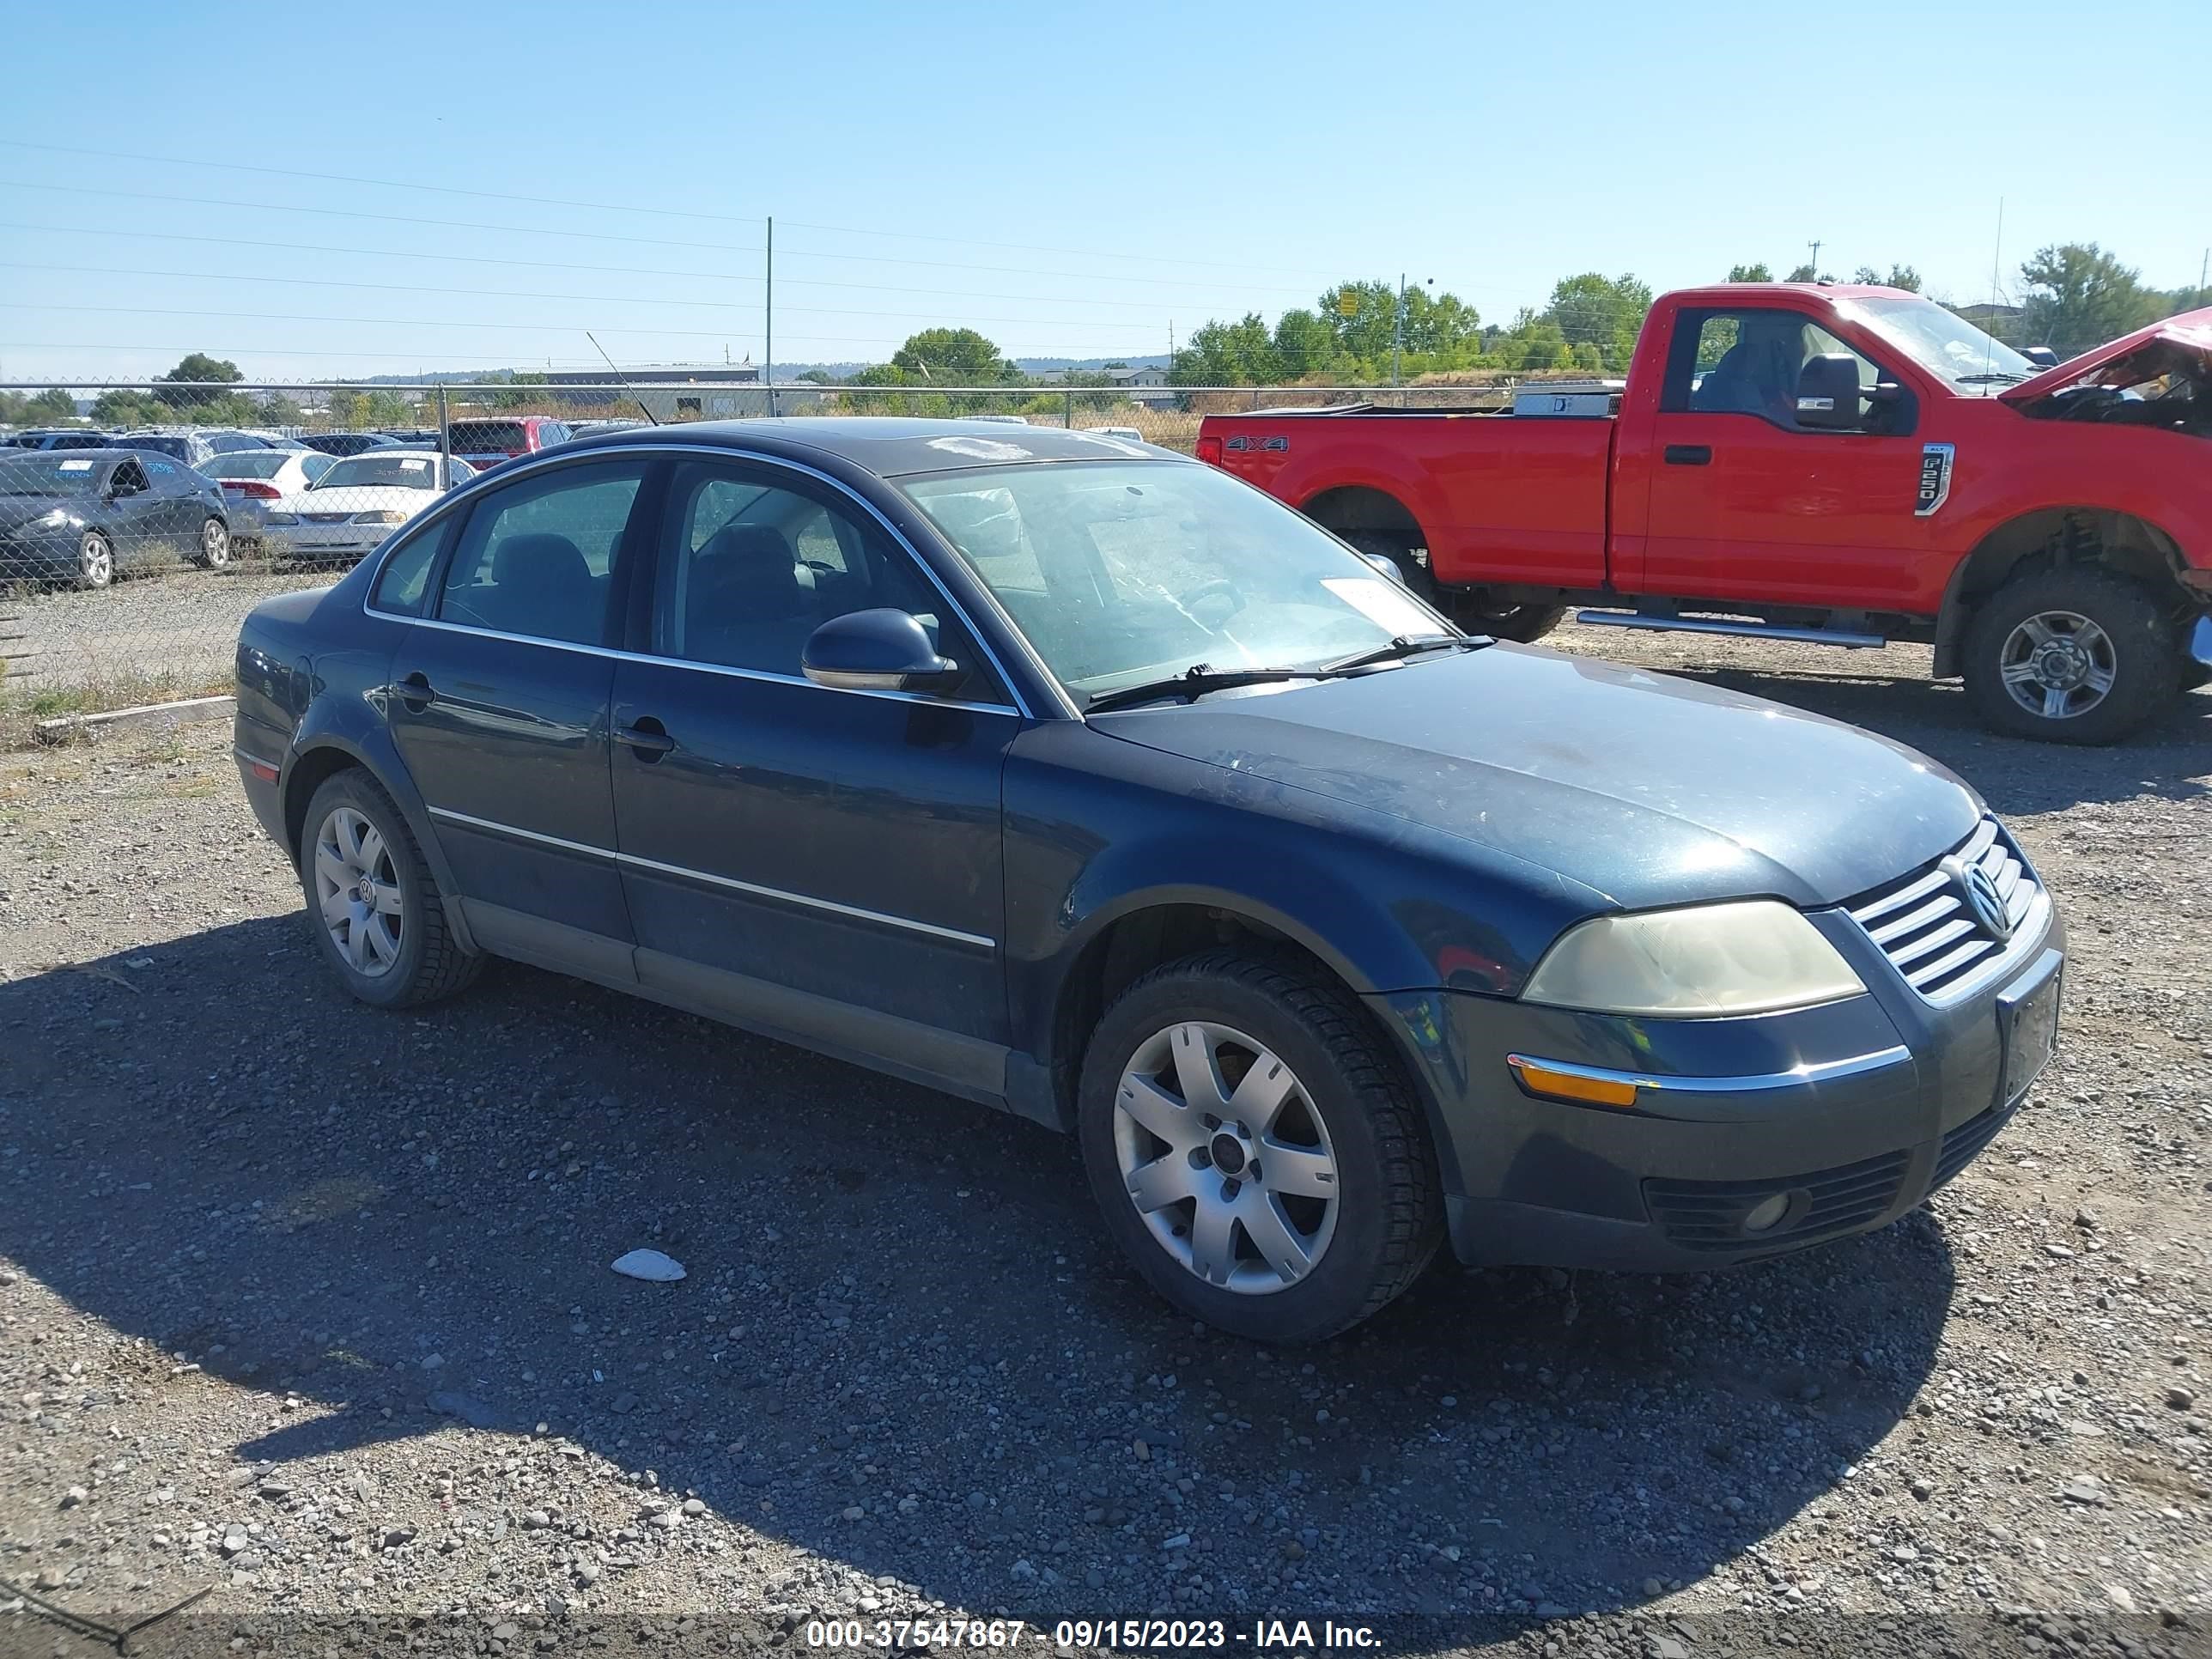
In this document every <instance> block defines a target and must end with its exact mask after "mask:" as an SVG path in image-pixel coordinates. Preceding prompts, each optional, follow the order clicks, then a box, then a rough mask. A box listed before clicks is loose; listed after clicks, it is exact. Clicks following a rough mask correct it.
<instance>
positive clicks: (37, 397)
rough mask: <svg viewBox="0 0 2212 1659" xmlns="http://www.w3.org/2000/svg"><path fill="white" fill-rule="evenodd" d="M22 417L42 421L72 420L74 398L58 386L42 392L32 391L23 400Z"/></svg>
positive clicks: (74, 410)
mask: <svg viewBox="0 0 2212 1659" xmlns="http://www.w3.org/2000/svg"><path fill="white" fill-rule="evenodd" d="M23 418H24V419H25V420H26V421H29V422H34V423H35V422H43V421H73V420H75V419H76V398H72V397H70V395H69V393H68V392H64V391H63V390H62V389H61V388H60V387H59V386H48V387H47V388H46V390H45V391H44V392H33V393H32V394H31V395H30V396H29V397H27V398H25V399H24V400H23Z"/></svg>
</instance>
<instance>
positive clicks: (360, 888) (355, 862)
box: [315, 806, 406, 979]
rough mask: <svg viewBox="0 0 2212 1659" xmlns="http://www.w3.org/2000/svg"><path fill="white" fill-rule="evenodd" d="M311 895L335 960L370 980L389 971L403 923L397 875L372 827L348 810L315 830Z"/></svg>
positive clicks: (333, 814) (338, 812) (339, 809)
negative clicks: (317, 903) (313, 893)
mask: <svg viewBox="0 0 2212 1659" xmlns="http://www.w3.org/2000/svg"><path fill="white" fill-rule="evenodd" d="M315 897H316V899H317V901H318V902H319V906H320V908H321V913H322V919H323V926H324V927H325V928H326V929H328V930H329V933H330V936H331V943H332V944H333V945H337V951H338V956H339V957H340V959H341V960H343V962H345V963H347V964H348V965H349V967H351V968H352V969H353V970H354V971H355V972H356V973H358V974H362V975H366V976H367V977H368V978H370V979H374V978H376V977H377V976H378V975H382V974H386V973H389V972H390V971H391V969H392V963H395V962H397V961H398V960H399V942H400V937H401V930H402V928H403V927H404V925H405V921H406V918H405V913H404V908H402V906H401V903H400V895H399V873H398V870H397V869H396V868H395V867H394V866H393V864H392V849H391V848H388V847H386V845H385V842H384V837H383V836H382V835H381V834H380V832H379V831H378V829H377V828H376V826H375V825H374V824H373V823H370V822H369V821H368V818H367V817H363V816H362V814H361V813H359V812H357V811H355V810H354V809H353V808H352V807H350V806H341V807H337V808H336V809H335V810H334V811H332V812H331V815H330V816H329V817H326V818H325V819H324V820H323V826H322V828H321V829H319V830H317V831H316V832H315Z"/></svg>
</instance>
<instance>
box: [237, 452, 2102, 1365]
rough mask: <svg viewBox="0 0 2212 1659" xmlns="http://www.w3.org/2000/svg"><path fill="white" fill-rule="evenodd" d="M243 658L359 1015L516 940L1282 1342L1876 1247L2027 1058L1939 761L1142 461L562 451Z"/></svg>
mask: <svg viewBox="0 0 2212 1659" xmlns="http://www.w3.org/2000/svg"><path fill="white" fill-rule="evenodd" d="M238 680H239V698H238V730H237V748H238V760H239V766H240V773H241V775H242V776H243V778H244V780H245V785H246V793H247V795H248V796H249V798H250V799H252V804H253V807H254V810H255V811H256V812H257V813H258V815H259V817H260V819H261V822H262V823H263V824H264V826H265V827H266V829H268V832H269V833H270V835H271V836H274V837H276V839H277V840H279V841H280V842H282V843H283V846H284V847H285V848H287V850H288V851H289V853H290V854H291V855H292V857H293V858H294V860H295V862H296V864H297V866H298V867H299V870H300V874H301V885H302V887H303V889H304V890H305V893H306V898H307V909H308V912H309V915H310V918H311V920H312V921H313V931H314V936H315V938H316V939H317V940H318V941H319V946H320V948H321V950H322V951H323V953H324V954H325V957H327V958H328V959H329V961H330V963H331V966H332V968H333V969H335V971H336V972H337V975H339V977H340V978H341V980H342V981H343V982H344V984H345V986H346V987H347V988H348V989H349V990H350V991H351V992H352V993H353V994H355V995H356V996H357V997H360V998H361V999H362V1000H364V1001H367V1002H369V1003H373V1004H375V1005H377V1006H382V1007H392V1008H396V1007H404V1006H412V1005H416V1004H420V1003H422V1002H426V1001H428V1000H432V999H434V998H437V997H441V996H444V995H447V994H450V993H452V992H453V991H456V990H458V989H459V988H460V987H462V986H464V985H465V984H466V983H467V982H468V981H469V980H470V978H471V975H472V974H473V973H474V971H475V969H476V968H477V964H478V963H480V962H481V961H482V960H483V957H485V956H487V955H495V956H501V957H513V958H515V959H517V960H519V961H522V962H527V963H537V964H538V965H540V966H543V967H546V968H550V969H556V970H558V971H560V972H562V973H566V974H573V975H580V976H582V977H584V978H586V979H590V980H593V981H598V982H599V983H601V984H604V985H608V986H613V987H618V988H620V989H623V990H626V991H631V992H635V993H636V994H639V995H641V996H646V997H650V998H653V999H654V1000H657V1001H660V1002H664V1003H667V1004H669V1005H671V1006H675V1007H678V1008H684V1009H689V1010H691V1011H693V1012H698V1013H701V1014H705V1015H708V1016H711V1017H713V1018H718V1019H722V1020H726V1021H728V1022H730V1023H732V1024H737V1025H741V1026H744V1027H747V1028H749V1029H751V1030H757V1031H761V1032H764V1033H767V1034H769V1035H770V1036H777V1037H781V1038H784V1039H786V1040H787V1041H791V1042H798V1043H802V1044H804V1045H805V1046H807V1047H809V1048H816V1049H819V1050H821V1051H823V1052H824V1053H826V1054H834V1055H837V1056H841V1057H842V1058H844V1059H847V1060H853V1061H856V1062H858V1063H860V1064H861V1065H865V1066H874V1067H876V1068H878V1069H879V1070H882V1071H884V1072H888V1073H892V1074H894V1075H896V1076H899V1077H902V1078H908V1079H915V1080H917V1081H920V1082H923V1083H927V1084H929V1085H934V1086H936V1087H939V1088H942V1089H945V1090H949V1091H953V1092H955V1093H957V1094H960V1095H964V1096H966V1097H969V1098H970V1099H974V1100H978V1101H982V1102H985V1103H989V1104H991V1105H994V1106H999V1107H1003V1108H1005V1109H1008V1110H1011V1111H1013V1112H1016V1113H1018V1114H1020V1115H1024V1116H1025V1117H1030V1118H1033V1119H1036V1120H1037V1121H1041V1122H1043V1123H1047V1124H1049V1125H1052V1126H1054V1127H1058V1128H1062V1129H1066V1130H1070V1131H1073V1133H1075V1134H1076V1135H1077V1136H1078V1137H1079V1141H1080V1146H1081V1150H1082V1155H1083V1160H1084V1163H1085V1167H1086V1169H1087V1170H1088V1172H1089V1176H1090V1180H1091V1186H1092V1188H1094V1190H1095V1193H1096V1195H1097V1199H1098V1200H1099V1203H1100V1205H1101V1206H1102V1208H1103V1212H1104V1215H1105V1219H1106V1225H1108V1227H1109V1229H1110V1230H1111V1231H1112V1232H1113V1233H1114V1234H1115V1237H1116V1238H1117V1239H1118V1240H1119V1241H1120V1242H1121V1244H1122V1245H1123V1247H1124V1248H1125V1249H1127V1251H1128V1252H1129V1254H1130V1255H1131V1257H1132V1258H1133V1261H1135V1262H1136V1264H1137V1266H1138V1267H1139V1268H1140V1269H1141V1270H1142V1271H1143V1273H1145V1275H1146V1278H1147V1279H1150V1280H1151V1282H1152V1284H1153V1285H1156V1286H1157V1287H1158V1289H1159V1290H1160V1291H1162V1292H1163V1293H1164V1295H1165V1296H1167V1297H1169V1298H1170V1300H1172V1301H1173V1302H1175V1303H1176V1304H1178V1305H1179V1306H1181V1307H1182V1309H1184V1310H1187V1311H1188V1312H1190V1313H1192V1314H1194V1315H1197V1316H1200V1317H1201V1318H1204V1319H1206V1320H1209V1321H1211V1322H1213V1323H1215V1324H1216V1325H1218V1326H1221V1327H1224V1328H1227V1329H1230V1330H1232V1331H1237V1332H1241V1333H1243V1334H1248V1335H1250V1336H1253V1337H1255V1338H1260V1339H1262V1340H1268V1341H1274V1342H1282V1341H1299V1340H1314V1339H1317V1338H1320V1337H1323V1336H1326V1335H1328V1334H1330V1333H1332V1332H1334V1331H1339V1330H1341V1329H1343V1328H1346V1326H1348V1325H1351V1324H1352V1323H1354V1322H1357V1321H1358V1320H1360V1319H1362V1318H1364V1317H1365V1316H1367V1315H1369V1314H1371V1313H1373V1312H1374V1311H1375V1310H1376V1309H1378V1308H1380V1307H1382V1306H1383V1304H1385V1303H1387V1302H1389V1300H1390V1298H1391V1297H1394V1296H1395V1295H1396V1294H1398V1292H1399V1291H1401V1290H1403V1289H1404V1288H1405V1287H1406V1285H1407V1284H1408V1283H1410V1282H1411V1281H1412V1279H1413V1278H1414V1277H1415V1275H1417V1274H1418V1273H1419V1272H1420V1271H1421V1269H1422V1267H1424V1266H1425V1264H1426V1263H1427V1262H1428V1261H1429V1260H1430V1259H1431V1256H1432V1255H1434V1254H1435V1252H1436V1250H1437V1248H1438V1246H1439V1244H1440V1243H1443V1242H1444V1241H1445V1240H1446V1239H1449V1242H1450V1243H1451V1245H1452V1247H1453V1249H1454V1250H1455V1253H1456V1254H1457V1255H1459V1256H1460V1257H1461V1258H1462V1260H1465V1261H1483V1262H1530V1263H1543V1264H1553V1265H1559V1266H1585V1265H1586V1266H1597V1267H1649V1268H1678V1269H1701V1268H1707V1267H1715V1266H1718V1265H1721V1264H1723V1263H1727V1262H1730V1261H1744V1260H1748V1259H1753V1258H1756V1257H1760V1256H1766V1255H1774V1254H1777V1253H1779V1252H1782V1251H1785V1250H1790V1249H1797V1248H1800V1247H1802V1246H1804V1245H1807V1244H1811V1243H1815V1242H1817V1241H1820V1240H1826V1239H1833V1238H1837V1237H1842V1236H1844V1235H1846V1234H1850V1233H1855V1232H1859V1231H1864V1230H1866V1229H1869V1228H1872V1227H1876V1226H1879V1225H1882V1224H1883V1223H1885V1222H1887V1221H1890V1220H1892V1219H1893V1218H1896V1217H1898V1216H1899V1215H1901V1214H1903V1213H1904V1212H1906V1211H1907V1210H1909V1209H1911V1207H1913V1206H1915V1205H1917V1203H1918V1202H1919V1201H1920V1200H1921V1199H1922V1198H1923V1197H1924V1196H1925V1195H1926V1194H1927V1193H1928V1192H1929V1190H1930V1189H1931V1188H1934V1187H1935V1186H1936V1185H1938V1184H1940V1183H1941V1182H1943V1181H1945V1180H1947V1179H1948V1178H1949V1177H1950V1176H1953V1175H1954V1174H1956V1173H1957V1172H1958V1170H1960V1168H1961V1167H1962V1166H1963V1165H1964V1164H1966V1161H1967V1160H1968V1159H1969V1158H1972V1157H1973V1156H1974V1154H1975V1153H1976V1152H1978V1151H1980V1149H1981V1148H1982V1147H1983V1146H1985V1145H1987V1144H1988V1142H1989V1140H1990V1137H1992V1136H1993V1135H1995V1134H1996V1133H1997V1132H1998V1130H1999V1129H2000V1128H2001V1127H2002V1126H2003V1124H2004V1123H2005V1121H2007V1118H2008V1115H2010V1114H2011V1113H2012V1112H2013V1111H2014V1110H2015V1109H2016V1108H2017V1107H2018V1105H2019V1104H2020V1103H2021V1100H2022V1098H2023V1097H2025V1095H2026V1093H2027V1090H2028V1088H2029V1086H2030V1085H2031V1084H2032V1083H2033V1081H2034V1079H2035V1077H2036V1074H2037V1073H2038V1071H2039V1068H2040V1067H2041V1066H2042V1065H2043V1063H2044V1061H2045V1059H2046V1058H2047V1057H2048V1055H2049V1054H2050V1053H2051V1047H2052V1044H2053V1043H2054V1042H2055V1041H2056V1033H2057V1006H2058V989H2059V973H2060V965H2061V941H2062V934H2061V930H2060V926H2059V921H2058V918H2057V915H2056V913H2055V911H2054V909H2053V907H2052V905H2051V900H2050V898H2049V896H2047V894H2046V893H2045V890H2044V889H2043V887H2042V886H2041V884H2039V882H2038V880H2037V878H2036V875H2035V872H2034V871H2033V869H2032V868H2031V867H2030V866H2029V863H2028V861H2027V858H2026V856H2025V854H2023V853H2022V851H2021V848H2020V847H2019V845H2018V844H2017V843H2016V842H2015V841H2014V840H2013V838H2012V837H2011V836H2009V835H2008V833H2007V832H2006V831H2005V829H2003V828H2002V825H2000V824H1999V823H1997V822H1996V820H1995V819H1994V818H1992V817H1990V816H1988V814H1987V813H1986V811H1984V807H1983V805H1982V803H1981V802H1980V801H1979V800H1978V799H1977V798H1976V796H1975V795H1974V793H1973V792H1972V790H1970V789H1969V788H1967V787H1966V785H1965V784H1963V783H1961V782H1960V781H1959V780H1958V779H1957V778H1955V777H1953V776H1952V775H1949V774H1948V773H1947V772H1945V771H1944V770H1943V769H1942V768H1940V767H1938V766H1936V765H1935V764H1934V763H1931V762H1929V761H1928V760H1926V759H1924V758H1923V757H1920V756H1917V755H1915V754H1913V753H1912V752H1911V751H1910V750H1905V749H1902V748H1900V747H1899V746H1897V745H1895V744H1890V743H1887V742H1885V741H1883V740H1881V739H1880V738H1874V737H1870V736H1869V735H1867V734H1866V733H1864V732H1858V731H1856V730H1853V729H1851V728H1850V727H1847V726H1840V725H1838V724H1835V723H1833V722H1832V721H1827V720H1819V719H1816V718H1814V717H1811V716H1808V715H1805V714H1798V713H1796V712H1794V711H1792V710H1790V709H1786V708H1778V707H1777V706H1775V705H1773V704H1771V703H1765V702H1758V701H1755V700H1753V699H1750V698H1745V697H1740V696H1733V695H1731V694H1729V693H1726V692H1723V691H1719V690H1713V689H1711V688H1709V687H1705V686H1702V685H1693V684H1686V683H1683V682H1680V681H1675V680H1670V679H1667V678H1663V677H1660V676H1656V675H1653V674H1649V673H1645V672H1642V671H1635V670H1630V669H1624V668H1618V667H1613V666H1608V665H1601V664H1597V663H1594V662H1589V661H1583V660H1578V659H1574V658H1571V657H1565V656H1560V655H1557V654H1554V653H1549V652H1545V651H1541V650H1536V649H1532V648H1527V647H1517V646H1510V645H1504V644H1493V643H1492V642H1490V641H1486V640H1483V639H1480V638H1471V637H1468V636H1467V635H1462V633H1461V632H1460V631H1459V630H1458V629H1455V628H1454V627H1453V626H1452V625H1451V624H1450V623H1449V622H1447V621H1446V620H1445V619H1444V618H1443V617H1440V616H1438V615H1437V614H1436V613H1435V612H1434V611H1431V610H1430V609H1429V608H1428V607H1427V606H1426V605H1424V604H1422V603H1421V602H1420V601H1419V599H1416V598H1414V597H1413V595H1412V594H1411V593H1409V592H1407V590H1406V589H1405V588H1404V587H1403V586H1400V585H1399V584H1398V583H1397V582H1396V581H1395V580H1392V579H1391V578H1390V577H1389V575H1386V574H1383V573H1381V572H1379V571H1378V570H1377V569H1376V568H1374V567H1373V566H1371V565H1370V564H1369V563H1368V562H1365V561H1364V560H1363V559H1362V558H1361V557H1360V556H1358V554H1356V553H1354V552H1352V551H1351V550H1348V549H1347V548H1346V547H1345V546H1344V545H1343V544H1341V543H1340V542H1338V541H1337V540H1335V539H1334V538H1332V537H1330V536H1328V535H1327V534H1325V533H1324V532H1322V531H1320V530H1318V529H1317V528H1316V527H1315V526H1312V525H1311V524H1310V523H1309V522H1308V521H1307V520H1304V519H1303V518H1301V517H1299V516H1298V515H1297V514H1296V513H1292V512H1291V511H1290V510H1289V509H1288V508H1286V507H1281V506H1279V505H1278V504H1277V503H1275V502H1274V501H1270V500H1268V499H1267V497H1265V496H1263V495H1259V494H1258V493H1257V492H1255V491H1254V490H1251V489H1248V488H1246V487H1245V486H1244V485H1243V484H1241V483H1237V482H1236V481H1235V480H1233V479H1231V478H1230V477H1226V476H1225V475H1224V474H1222V473H1220V472H1218V471H1214V470H1212V468H1209V467H1206V466H1203V465H1199V464H1197V463H1195V462H1193V461H1189V460H1187V459H1183V458H1182V457H1179V456H1176V455H1172V454H1170V453H1166V452H1164V451H1162V450H1158V449H1153V448H1151V447H1147V446H1146V445H1143V444H1140V443H1135V442H1131V441H1125V440H1122V439H1119V438H1114V437H1104V436H1100V435H1095V434H1087V433H1080V432H1057V431H1048V430H1042V429H1023V430H1019V431H1017V430H1015V429H1013V428H1007V427H1004V426H986V425H982V424H979V423H975V422H917V421H900V420H865V419H800V420H787V421H781V422H775V421H769V422H739V423H730V424H705V425H693V426H686V427H683V428H673V429H668V428H664V429H660V430H656V431H631V432H621V433H611V434H609V435H606V436H605V437H603V438H598V439H587V440H585V441H581V442H578V443H574V444H571V445H567V446H563V447H561V448H560V449H558V450H556V451H552V452H549V453H545V454H544V456H543V457H540V458H532V459H525V460H521V461H518V462H514V463H511V464H509V465H507V466H503V467H501V468H500V469H499V470H498V471H496V472H495V473H494V474H492V475H490V476H489V477H484V478H482V479H479V480H478V481H477V482H476V483H472V484H471V485H468V486H467V487H465V488H464V489H459V490H457V491H455V492H454V493H453V495H451V496H449V497H447V499H446V500H444V501H441V502H440V503H439V504H438V506H437V507H435V509H434V510H432V511H431V512H429V513H426V514H425V515H424V516H423V517H422V518H421V519H419V520H416V521H415V522H414V523H412V524H410V525H409V526H407V528H406V529H404V531H402V532H399V533H398V535H397V536H396V537H395V538H393V539H392V541H391V542H389V543H388V544H386V545H385V546H384V547H383V548H382V549H380V550H379V551H378V552H377V553H376V554H374V555H373V556H370V557H369V558H368V559H367V560H365V561H364V562H362V564H361V565H360V566H359V567H358V568H356V570H355V571H354V572H353V573H352V574H350V575H349V576H348V577H347V578H346V579H345V580H343V581H341V582H339V583H338V584H337V586H335V587H332V588H329V589H327V590H325V591H323V592H313V593H294V594H287V595H285V596H283V597H282V598H279V599H270V600H269V601H267V602H265V603H264V604H263V605H260V606H259V607H258V609H256V610H255V611H253V613H252V615H251V616H250V617H248V618H247V620H246V624H245V627H244V629H243V630H242V632H241V634H240V640H239V652H238ZM836 1132H837V1126H836V1124H835V1123H832V1122H825V1123H824V1124H823V1133H825V1134H834V1133H836Z"/></svg>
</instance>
